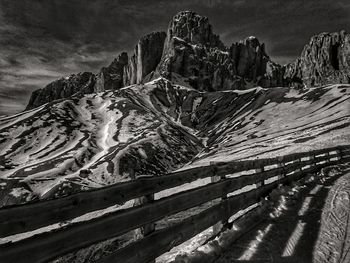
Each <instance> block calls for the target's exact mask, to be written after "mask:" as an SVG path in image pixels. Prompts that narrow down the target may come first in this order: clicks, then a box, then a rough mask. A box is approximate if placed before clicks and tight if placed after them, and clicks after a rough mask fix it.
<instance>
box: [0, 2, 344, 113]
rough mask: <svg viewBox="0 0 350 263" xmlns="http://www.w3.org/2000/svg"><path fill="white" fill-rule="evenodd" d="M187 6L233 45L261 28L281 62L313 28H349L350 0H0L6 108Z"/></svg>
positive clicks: (162, 24)
mask: <svg viewBox="0 0 350 263" xmlns="http://www.w3.org/2000/svg"><path fill="white" fill-rule="evenodd" d="M181 10H192V11H196V12H197V13H199V14H202V15H205V16H208V17H209V19H210V21H211V24H212V25H213V27H214V32H215V33H217V34H220V36H221V39H222V40H223V41H224V43H226V44H227V45H229V44H230V43H232V42H236V41H238V40H240V39H243V38H245V37H247V36H251V35H254V36H257V37H258V38H259V40H260V42H265V43H266V49H267V52H268V54H269V55H270V57H272V59H273V60H274V61H276V62H278V63H281V64H284V63H287V62H289V61H291V60H293V59H295V58H296V57H297V56H298V55H299V54H300V52H301V50H302V48H303V46H304V44H306V43H307V42H308V40H309V39H310V37H311V36H312V35H315V34H318V33H320V32H325V31H328V32H332V31H339V30H341V29H345V30H346V31H347V32H349V31H350V1H349V0H338V1H337V0H296V1H288V0H201V1H200V0H177V1H176V0H168V1H165V0H163V1H161V0H158V1H155V0H139V1H135V0H125V1H122V0H119V1H118V0H113V1H112V0H41V1H39V0H0V115H2V114H13V113H16V112H19V111H21V110H23V109H24V107H25V105H26V104H27V102H28V99H29V96H30V93H31V92H32V91H33V90H35V89H37V88H41V87H44V86H45V85H46V84H48V83H49V82H51V81H53V80H55V79H57V78H59V77H61V76H64V75H68V74H71V73H77V72H80V71H92V72H97V71H98V70H99V68H100V67H101V66H104V65H108V64H109V63H110V62H111V61H112V60H113V58H114V57H115V56H116V55H117V54H118V53H119V52H121V51H124V50H125V51H128V52H131V51H132V49H133V47H134V46H135V44H136V42H137V40H138V38H140V37H141V36H142V35H144V34H147V33H149V32H151V31H157V30H164V31H165V30H166V27H167V24H168V22H169V20H170V19H171V17H172V16H173V15H175V14H176V13H177V12H178V11H181Z"/></svg>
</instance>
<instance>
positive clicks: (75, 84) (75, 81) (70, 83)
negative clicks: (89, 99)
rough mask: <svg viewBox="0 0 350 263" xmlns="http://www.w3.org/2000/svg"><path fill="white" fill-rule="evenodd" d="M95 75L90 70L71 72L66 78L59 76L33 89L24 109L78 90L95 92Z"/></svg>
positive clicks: (67, 95) (61, 97)
mask: <svg viewBox="0 0 350 263" xmlns="http://www.w3.org/2000/svg"><path fill="white" fill-rule="evenodd" d="M95 83H96V77H95V75H94V74H92V73H90V72H84V73H79V74H73V75H71V76H69V77H66V78H61V79H59V80H56V81H54V82H52V83H50V84H48V85H47V86H46V87H45V88H42V89H38V90H35V91H34V92H33V93H32V95H31V97H30V99H29V103H28V105H27V108H26V110H30V109H33V108H36V107H38V106H40V105H43V104H45V103H48V102H51V101H54V100H57V99H63V98H68V97H70V96H72V95H74V94H76V93H78V92H81V93H85V94H87V93H93V92H95Z"/></svg>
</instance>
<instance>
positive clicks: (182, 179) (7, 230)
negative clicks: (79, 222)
mask: <svg viewBox="0 0 350 263" xmlns="http://www.w3.org/2000/svg"><path fill="white" fill-rule="evenodd" d="M215 169H216V168H215V167H200V168H195V169H190V170H186V171H180V172H177V173H173V174H169V175H165V176H161V177H148V178H140V179H136V180H133V181H129V182H124V183H119V184H116V185H113V186H110V187H105V188H102V189H97V190H90V191H86V192H82V193H78V194H74V195H71V196H67V197H63V198H60V199H55V200H48V201H39V202H33V203H27V204H23V205H15V206H9V207H4V208H1V209H0V237H5V236H9V235H14V234H18V233H23V232H28V231H31V230H34V229H37V228H40V227H44V226H48V225H51V224H54V223H57V222H62V221H66V220H69V219H73V218H76V217H78V216H81V215H83V214H86V213H88V212H92V211H96V210H100V209H104V208H107V207H109V206H113V205H116V204H123V203H124V202H126V201H128V200H131V199H134V198H137V197H141V196H145V195H148V194H152V193H155V192H159V191H161V190H165V189H169V188H171V187H175V186H179V185H182V184H185V183H189V182H192V181H195V180H197V179H200V178H205V177H210V176H212V175H213V174H214V171H215ZM33 215H35V216H33Z"/></svg>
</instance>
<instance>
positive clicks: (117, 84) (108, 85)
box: [95, 52, 128, 91]
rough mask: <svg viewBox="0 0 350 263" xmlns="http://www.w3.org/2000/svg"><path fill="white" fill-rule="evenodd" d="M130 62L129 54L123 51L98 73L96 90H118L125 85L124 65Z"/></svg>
mask: <svg viewBox="0 0 350 263" xmlns="http://www.w3.org/2000/svg"><path fill="white" fill-rule="evenodd" d="M127 64H128V54H127V53H126V52H122V53H121V54H119V55H118V57H117V58H115V59H114V60H113V61H112V63H111V64H110V65H109V66H108V67H103V68H102V69H101V71H100V72H99V73H98V75H97V80H96V85H95V90H96V91H104V90H116V89H120V88H122V87H123V85H124V83H123V79H124V67H125V66H126V65H127Z"/></svg>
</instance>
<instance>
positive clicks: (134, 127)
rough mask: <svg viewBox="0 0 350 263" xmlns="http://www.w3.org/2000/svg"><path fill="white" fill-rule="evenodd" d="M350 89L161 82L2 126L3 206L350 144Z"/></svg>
mask: <svg viewBox="0 0 350 263" xmlns="http://www.w3.org/2000/svg"><path fill="white" fill-rule="evenodd" d="M349 101H350V85H331V86H326V87H319V88H311V89H305V90H301V89H296V88H284V87H281V88H273V89H263V88H259V87H258V88H253V89H250V90H245V91H237V90H231V91H219V92H209V93H208V92H200V91H196V90H194V89H191V88H187V87H182V86H179V85H173V84H171V82H170V81H168V80H166V79H163V78H159V79H156V80H154V81H151V82H149V83H147V84H144V85H132V86H130V87H126V88H123V89H120V90H116V91H106V92H100V93H96V94H89V95H85V96H82V95H77V96H73V97H72V98H70V99H64V100H59V101H55V102H53V103H48V104H45V105H43V106H41V107H39V108H36V109H35V110H29V111H26V112H23V113H20V114H18V115H15V116H11V117H5V118H2V119H0V135H1V137H2V138H3V139H2V140H1V141H0V149H1V151H0V158H1V160H4V165H2V166H1V167H0V177H1V187H2V189H3V191H2V205H5V204H11V203H17V202H23V201H26V200H30V199H33V198H50V197H53V196H58V195H65V194H69V193H72V192H74V191H80V190H84V189H88V188H95V187H103V186H104V185H108V184H113V183H116V182H119V181H123V180H129V179H132V178H135V177H137V176H138V175H145V174H146V175H160V174H164V173H167V172H170V171H171V170H176V169H179V168H182V169H186V168H189V167H192V166H198V165H208V164H209V163H210V162H212V161H214V162H217V161H229V160H237V159H247V158H257V156H258V157H259V158H262V157H266V156H278V155H282V154H287V153H290V152H298V151H299V152H300V151H307V150H310V149H315V148H318V149H321V148H324V147H330V146H333V145H341V144H346V143H347V142H349V139H350V138H349V133H348V130H349V127H348V126H349V125H350V107H349V105H350V104H349Z"/></svg>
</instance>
